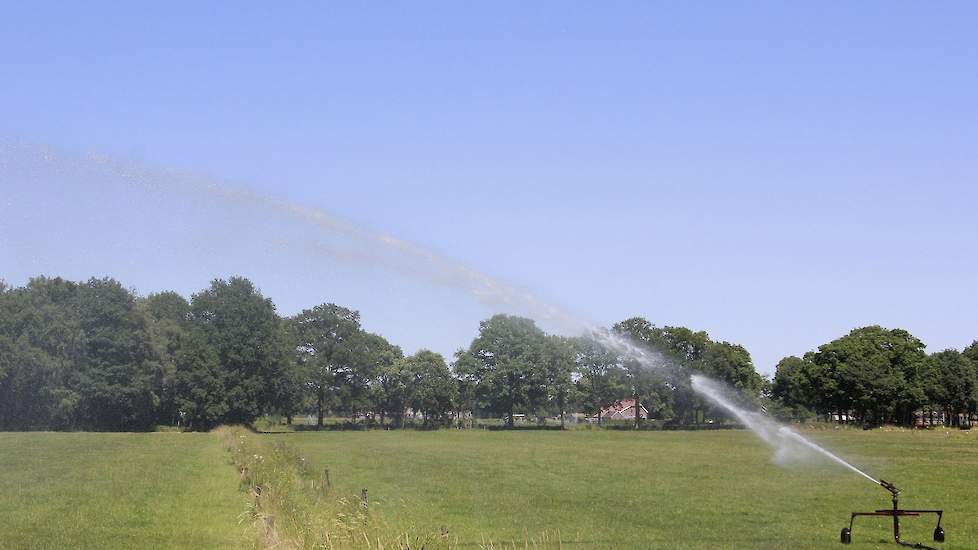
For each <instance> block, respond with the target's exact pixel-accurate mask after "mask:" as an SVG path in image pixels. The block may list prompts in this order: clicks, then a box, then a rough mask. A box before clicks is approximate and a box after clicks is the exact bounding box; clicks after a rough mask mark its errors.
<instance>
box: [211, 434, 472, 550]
mask: <svg viewBox="0 0 978 550" xmlns="http://www.w3.org/2000/svg"><path fill="white" fill-rule="evenodd" d="M215 433H217V434H218V435H219V436H220V437H221V438H222V440H223V442H224V447H225V449H226V450H227V451H228V452H229V453H230V456H231V460H232V462H233V463H234V465H235V467H236V468H237V469H238V472H239V475H240V480H241V489H242V490H243V491H246V492H247V493H248V494H249V498H250V501H251V504H250V510H249V513H248V516H249V519H250V522H251V527H252V529H253V530H254V531H255V532H256V535H255V547H256V548H264V549H276V550H278V549H282V550H293V549H295V550H300V549H301V550H305V549H325V550H333V549H336V550H343V549H348V548H365V549H375V550H387V549H403V550H414V549H421V548H424V549H431V550H440V549H454V548H458V547H459V544H458V541H457V540H455V539H453V538H451V537H449V536H448V535H447V534H443V533H418V532H403V531H399V530H397V529H394V528H393V527H391V526H390V524H388V523H387V522H386V521H385V520H384V517H383V514H382V513H381V512H380V511H379V510H377V509H376V507H371V506H370V504H369V502H368V501H367V500H365V499H364V497H365V496H368V495H362V494H361V495H344V494H334V491H333V490H332V487H331V485H332V484H331V482H330V480H329V478H328V474H326V473H325V472H314V471H312V469H311V468H310V467H309V466H308V462H307V461H306V460H305V459H304V458H303V457H302V456H300V455H299V453H298V452H296V450H295V449H293V448H291V447H289V446H288V445H286V444H285V443H284V442H281V441H279V442H275V443H270V442H268V441H267V440H263V439H262V438H261V437H260V436H258V435H256V434H254V433H252V432H250V431H248V430H246V429H244V428H241V427H236V426H225V427H220V428H217V429H216V430H215Z"/></svg>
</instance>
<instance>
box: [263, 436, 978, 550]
mask: <svg viewBox="0 0 978 550" xmlns="http://www.w3.org/2000/svg"><path fill="white" fill-rule="evenodd" d="M262 437H265V438H268V439H269V440H278V441H285V442H287V443H288V444H289V445H290V446H295V447H297V448H298V449H300V451H301V453H302V454H303V455H304V456H305V457H306V458H307V459H308V460H309V461H310V462H311V463H312V466H313V468H316V469H321V468H324V467H327V466H328V467H329V468H330V473H331V477H332V479H333V483H334V486H335V487H336V490H338V491H340V492H341V493H344V492H345V493H347V494H349V495H351V496H352V495H356V494H359V490H360V488H361V487H366V488H368V489H369V491H370V497H371V507H372V509H373V508H376V509H379V510H380V511H382V513H383V515H384V517H385V518H386V520H387V521H388V522H390V523H391V524H392V525H393V526H394V527H396V528H401V529H420V530H423V531H437V530H439V529H440V528H441V527H442V526H446V527H448V529H449V532H450V534H451V536H452V537H453V538H454V537H457V538H458V541H459V542H460V543H461V544H462V545H467V544H471V545H473V546H475V547H478V545H479V544H481V543H485V542H487V541H493V542H494V543H496V546H497V547H498V546H500V545H501V544H500V543H507V542H512V541H516V542H518V543H520V544H522V543H525V542H526V541H530V542H533V541H539V540H541V539H542V538H548V539H550V540H553V539H555V538H557V536H558V535H557V534H558V533H559V539H560V541H561V543H562V545H564V546H568V547H582V548H702V549H707V548H792V549H805V548H838V547H840V546H839V543H838V536H839V530H840V529H841V528H842V527H843V526H845V525H847V524H848V520H849V512H850V511H855V510H860V511H861V510H874V509H876V508H881V507H885V506H886V505H888V504H889V500H888V498H887V497H888V494H887V493H885V492H884V491H883V490H882V489H881V488H880V487H878V486H874V485H872V484H871V483H869V482H868V481H866V480H864V479H862V478H860V477H859V476H856V475H855V474H852V473H849V472H848V471H846V470H844V469H842V468H840V467H837V466H832V465H821V466H814V467H805V468H795V469H791V470H785V469H782V468H780V467H778V466H775V465H773V464H772V463H771V453H770V451H769V450H768V449H767V448H766V447H765V446H764V445H763V444H761V443H760V442H759V441H758V440H757V439H755V438H754V437H753V436H752V435H751V434H750V433H749V432H744V431H720V432H641V433H632V432H620V431H575V432H491V431H481V430H472V431H454V430H446V431H439V432H414V431H408V432H397V431H390V432H385V431H372V432H323V433H310V432H304V433H291V434H275V435H265V436H262ZM812 437H813V438H815V439H816V440H817V441H819V442H821V443H824V444H826V445H827V446H828V447H830V448H832V449H834V450H836V451H838V452H840V453H841V454H843V455H844V456H846V457H848V458H850V459H852V461H853V462H855V463H857V464H859V465H862V466H864V467H865V468H867V469H868V470H869V471H870V472H871V473H873V474H876V475H878V476H881V477H883V478H885V479H888V480H891V481H893V482H895V483H896V484H897V485H898V486H900V487H901V488H903V489H904V490H905V493H904V498H903V499H902V501H901V503H902V504H903V505H904V507H922V508H929V507H943V508H944V509H945V510H946V515H945V520H944V522H943V524H944V527H945V529H946V531H947V535H948V542H947V543H946V544H944V545H939V546H941V547H942V548H946V549H948V550H953V549H963V548H974V547H976V543H975V541H978V521H976V519H975V514H976V511H975V510H976V507H978V481H976V480H978V434H976V433H963V432H950V433H949V435H945V432H943V431H940V432H936V431H935V432H926V433H921V432H917V433H913V432H906V431H896V432H884V431H880V430H877V431H873V432H862V431H850V430H839V431H820V432H814V433H812ZM902 525H903V526H904V538H905V539H909V540H913V541H920V542H928V541H930V540H931V532H932V530H933V527H934V522H933V521H932V519H930V518H905V519H904V521H903V523H902ZM889 529H890V527H889V524H888V523H886V521H885V520H884V519H882V518H880V519H876V518H862V519H861V520H857V524H856V529H855V531H854V535H853V538H854V544H853V545H852V548H881V547H893V548H895V547H896V546H893V545H887V544H884V543H885V542H886V541H892V537H891V535H890V531H889Z"/></svg>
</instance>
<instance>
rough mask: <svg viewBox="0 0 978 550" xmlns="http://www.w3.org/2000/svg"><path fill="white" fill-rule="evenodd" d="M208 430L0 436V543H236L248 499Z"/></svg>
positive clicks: (179, 545) (171, 545)
mask: <svg viewBox="0 0 978 550" xmlns="http://www.w3.org/2000/svg"><path fill="white" fill-rule="evenodd" d="M226 455H227V454H226V453H225V452H224V449H223V448H222V447H221V445H220V442H219V441H218V440H217V438H216V437H215V436H213V435H211V434H179V433H148V434H110V433H0V548H4V549H8V548H17V549H19V548H50V549H59V550H61V549H82V548H84V549H89V548H91V549H96V548H98V549H102V548H140V549H143V548H145V549H151V548H153V549H155V548H238V547H241V546H242V545H243V544H244V543H245V540H246V539H245V537H244V535H245V528H244V527H243V526H242V525H241V524H239V515H240V514H241V513H242V512H243V511H245V510H246V506H247V501H246V500H245V497H244V495H243V494H242V493H241V492H240V491H238V484H237V476H236V475H235V473H234V470H233V469H232V468H231V467H230V466H229V465H228V461H227V456H226Z"/></svg>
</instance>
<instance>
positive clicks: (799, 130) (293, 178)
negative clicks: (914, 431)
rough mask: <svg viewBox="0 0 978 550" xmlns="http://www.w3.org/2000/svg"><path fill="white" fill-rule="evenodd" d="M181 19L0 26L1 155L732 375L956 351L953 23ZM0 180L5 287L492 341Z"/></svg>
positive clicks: (405, 290) (406, 335)
mask: <svg viewBox="0 0 978 550" xmlns="http://www.w3.org/2000/svg"><path fill="white" fill-rule="evenodd" d="M199 4H201V3H196V2H172V3H171V2H166V3H155V4H148V3H131V4H129V5H124V4H122V5H120V3H118V2H116V3H105V4H102V3H94V2H85V3H75V4H74V5H71V4H65V3H59V4H56V5H55V4H51V5H44V4H41V3H34V2H31V3H24V2H21V3H8V4H7V5H5V6H4V8H3V13H2V16H0V51H2V52H4V53H3V55H2V56H0V80H2V83H0V140H6V141H8V142H10V141H11V140H12V141H14V142H18V143H31V144H38V145H47V146H52V147H54V148H55V149H57V150H59V151H65V152H67V153H68V154H80V155H85V154H88V153H93V152H94V153H98V154H101V155H105V156H106V157H108V158H113V159H120V161H124V162H132V163H135V164H137V165H139V164H146V165H152V166H159V167H168V168H175V169H180V170H183V171H186V172H189V173H193V174H199V175H203V176H209V177H213V178H217V179H220V180H221V181H224V182H227V183H228V184H229V185H231V186H243V187H246V188H249V189H252V190H254V191H255V192H256V193H258V194H259V195H261V196H264V197H268V198H269V199H270V200H273V199H274V200H283V201H290V202H292V203H297V204H301V205H306V206H308V207H314V208H322V209H325V210H326V211H329V212H331V213H333V214H336V215H338V216H341V217H343V218H345V219H347V220H350V221H351V222H353V223H355V224H358V225H361V226H363V227H366V228H370V229H372V230H376V231H380V232H383V233H387V234H390V235H394V236H397V237H399V238H402V239H406V240H408V241H411V242H414V243H417V244H419V245H422V246H425V247H429V248H431V249H433V250H436V251H438V252H439V253H441V254H443V255H445V256H449V257H453V258H458V259H459V260H460V261H462V262H464V263H466V264H468V265H471V266H473V267H475V268H478V269H480V270H482V271H485V272H487V273H489V274H492V275H494V276H498V277H501V278H503V279H505V280H507V281H510V282H513V283H515V284H517V285H519V286H521V287H523V288H527V289H529V290H531V291H533V292H535V293H537V294H539V295H540V296H542V297H543V298H544V299H546V300H550V301H552V302H555V303H558V304H562V305H564V306H565V307H567V308H568V309H570V310H572V311H574V312H576V313H578V314H580V315H581V316H582V317H584V318H587V319H590V320H593V321H595V322H598V323H603V324H610V323H613V322H615V321H617V320H621V319H623V318H626V317H630V316H634V315H642V316H645V317H647V318H648V319H649V320H651V321H653V322H655V323H656V324H659V325H665V324H673V325H675V324H681V325H686V326H689V327H691V328H695V329H702V330H706V331H708V332H709V333H710V334H711V335H712V336H713V337H714V338H717V339H723V340H729V341H733V342H737V343H741V344H743V345H745V346H746V347H747V348H748V350H749V351H750V352H751V353H752V355H753V357H754V360H755V363H756V365H757V368H758V370H759V371H760V372H762V373H771V372H772V371H773V367H774V365H775V363H776V362H777V361H778V359H780V358H781V357H782V356H784V355H789V354H802V353H804V352H805V351H808V350H810V349H813V348H814V347H816V346H818V345H819V344H821V343H824V342H826V341H828V340H831V339H832V338H835V337H837V336H840V335H842V334H844V333H846V332H848V331H849V330H850V329H852V328H854V327H856V326H861V325H866V324H882V325H884V326H888V327H903V328H907V329H909V330H910V331H911V332H913V333H914V334H916V335H917V336H919V337H920V338H922V339H923V340H924V341H925V342H926V343H927V344H928V349H929V350H930V351H936V350H938V349H943V348H946V347H956V348H961V347H963V346H965V345H967V344H968V343H970V342H971V341H972V340H974V339H975V338H978V292H976V274H978V249H976V248H978V247H976V242H978V219H976V216H975V213H976V205H978V99H976V98H978V37H976V34H975V29H976V28H978V7H976V4H974V3H969V2H960V3H956V2H947V3H940V4H934V3H919V2H918V3H909V2H891V1H887V2H858V3H824V2H810V3H808V4H807V5H798V4H799V3H785V2H770V3H753V2H740V3H738V2H710V3H705V2H704V3H699V2H683V3H665V2H662V3H657V2H615V3H597V2H591V3H574V2H563V1H562V2H540V3H532V4H531V3H528V2H492V3H482V4H479V5H476V4H475V3H471V2H445V3H432V2H410V3H397V4H395V3H389V4H382V3H366V2H361V3H355V2H350V3H346V4H342V5H341V4H340V3H338V2H333V3H326V2H317V3H304V4H300V3H289V4H288V5H284V4H277V5H276V4H274V3H267V2H266V3H256V4H251V5H248V4H245V3H234V4H232V3H227V4H224V5H221V4H216V3H213V4H209V5H208V6H202V5H199ZM789 4H791V5H789ZM8 151H9V149H8ZM13 151H14V153H8V158H7V159H6V161H5V162H0V192H2V198H0V277H2V278H4V279H6V280H7V282H8V283H11V284H15V285H20V284H23V283H25V282H26V281H27V279H28V277H30V276H33V275H37V274H42V273H43V274H49V275H63V276H66V277H70V278H74V279H82V278H87V277H89V276H92V275H97V276H103V275H109V276H113V277H116V278H118V279H119V280H121V281H122V282H123V283H125V284H128V285H132V286H133V287H135V288H136V289H137V290H138V291H139V292H141V293H143V294H146V293H149V292H153V291H158V290H163V289H175V290H178V291H180V292H181V293H184V294H186V295H189V294H190V293H192V292H194V291H197V290H199V289H201V288H203V287H204V286H206V285H207V283H208V281H209V279H211V278H214V277H219V276H220V277H226V276H229V275H233V274H241V275H245V276H248V277H250V278H252V279H253V280H255V282H256V283H257V284H258V285H259V286H260V287H261V288H262V290H263V292H264V293H265V294H266V295H268V296H269V297H271V298H272V299H273V300H274V301H275V302H276V303H277V304H278V306H279V310H280V312H281V313H283V314H291V313H295V312H296V311H298V310H300V309H302V308H304V307H311V306H313V305H315V304H318V303H321V302H325V301H332V302H337V303H340V304H343V305H347V306H349V307H353V308H355V309H359V310H360V311H361V312H362V314H363V317H364V324H365V326H366V328H367V329H369V330H372V331H375V332H380V333H382V334H384V335H385V336H387V337H388V338H390V339H391V340H392V341H394V342H395V343H397V344H400V345H401V346H402V347H404V349H405V350H406V351H408V352H412V351H414V350H416V349H418V348H420V347H429V348H433V349H435V350H436V351H441V352H443V353H446V354H447V353H451V352H452V351H453V350H454V349H456V348H457V347H460V346H465V345H467V343H468V342H469V340H470V339H471V338H472V336H474V334H475V332H476V330H477V326H478V321H479V320H480V319H482V318H485V317H487V316H488V315H490V314H491V313H493V308H492V307H490V306H486V305H484V304H480V303H478V302H476V301H474V300H472V299H471V298H470V297H469V296H467V295H465V294H464V293H461V292H457V291H454V290H452V289H450V288H447V287H445V286H443V285H441V286H440V285H437V284H431V283H430V282H426V281H425V280H424V278H417V277H414V278H412V277H410V276H408V275H405V273H404V271H405V270H404V269H403V266H401V267H402V268H401V269H390V268H388V267H385V266H383V265H379V264H377V263H371V262H369V261H363V259H362V258H359V259H358V258H356V257H354V256H355V255H348V256H344V255H342V254H340V255H337V254H327V255H323V254H317V253H314V252H313V249H315V248H316V246H318V245H317V242H318V240H319V239H320V237H317V236H316V234H315V233H316V231H318V229H316V228H315V227H311V226H309V225H308V224H306V225H302V224H296V223H294V222H293V221H290V220H289V219H286V218H287V217H283V216H276V215H269V216H267V217H266V216H264V215H261V214H260V212H261V211H260V210H254V209H240V208H237V209H236V207H234V206H227V205H225V206H222V204H221V203H220V202H219V201H218V202H210V203H207V202H206V201H204V202H203V203H199V201H198V200H197V199H195V198H193V197H192V196H190V195H179V194H178V193H176V192H173V193H169V194H168V193H167V192H166V190H165V189H164V191H163V192H162V195H161V194H160V192H158V191H157V192H153V193H149V192H133V191H131V190H125V189H122V188H120V187H119V186H118V185H117V183H118V182H116V183H115V184H114V183H111V182H108V181H107V180H106V178H105V177H104V175H99V174H97V173H95V174H94V175H93V174H89V175H88V176H85V175H84V174H77V173H75V174H68V175H65V174H64V173H59V172H58V171H57V170H48V171H46V172H45V171H44V170H39V169H34V168H30V167H27V168H24V166H23V165H29V164H30V161H29V160H24V159H17V158H14V159H11V158H9V157H10V154H13V155H15V156H16V155H18V154H21V153H18V152H17V151H18V150H17V149H14V150H13ZM35 168H36V167H35ZM161 197H164V198H161Z"/></svg>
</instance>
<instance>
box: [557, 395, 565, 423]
mask: <svg viewBox="0 0 978 550" xmlns="http://www.w3.org/2000/svg"><path fill="white" fill-rule="evenodd" d="M557 404H558V405H559V406H560V429H561V430H563V429H564V395H563V394H561V395H560V399H558V403H557Z"/></svg>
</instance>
